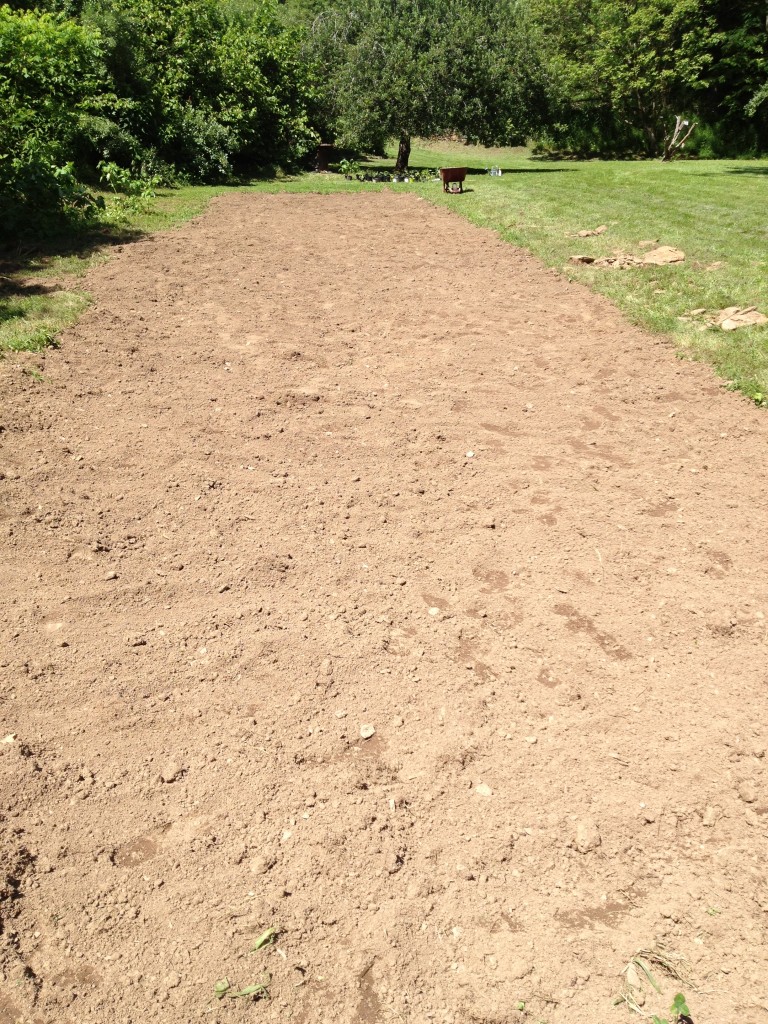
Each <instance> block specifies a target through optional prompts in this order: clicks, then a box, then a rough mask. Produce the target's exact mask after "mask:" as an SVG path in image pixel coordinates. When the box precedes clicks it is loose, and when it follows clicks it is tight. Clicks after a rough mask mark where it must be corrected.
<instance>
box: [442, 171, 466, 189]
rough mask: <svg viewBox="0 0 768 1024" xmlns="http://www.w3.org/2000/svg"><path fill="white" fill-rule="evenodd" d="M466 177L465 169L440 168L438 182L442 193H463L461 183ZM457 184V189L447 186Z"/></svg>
mask: <svg viewBox="0 0 768 1024" xmlns="http://www.w3.org/2000/svg"><path fill="white" fill-rule="evenodd" d="M466 176H467V168H466V167H441V168H440V180H441V181H442V183H443V192H454V193H455V192H457V191H458V192H463V191H464V186H463V182H464V179H465V178H466ZM456 182H458V185H459V187H458V189H455V188H453V187H451V188H449V187H448V186H449V185H450V186H453V184H454V183H456Z"/></svg>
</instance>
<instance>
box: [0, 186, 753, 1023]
mask: <svg viewBox="0 0 768 1024" xmlns="http://www.w3.org/2000/svg"><path fill="white" fill-rule="evenodd" d="M88 287H89V289H90V290H91V292H92V295H93V298H94V304H93V306H92V307H91V309H90V310H89V312H88V313H87V314H86V315H85V316H84V317H83V318H82V320H81V322H80V323H79V325H78V326H77V327H76V328H74V329H72V330H70V331H68V332H67V333H66V334H65V335H64V337H63V338H62V346H61V350H60V351H59V352H56V353H52V354H49V355H48V356H47V357H46V359H45V368H44V378H45V380H44V382H43V383H38V382H36V381H34V380H32V379H31V378H30V377H29V376H27V375H25V374H24V373H23V372H22V370H21V367H20V365H19V364H18V363H14V361H13V360H9V361H8V362H7V363H6V364H5V366H4V367H3V370H2V373H3V377H4V380H3V388H4V390H5V400H4V405H5V410H4V413H3V421H2V425H3V427H4V431H3V433H2V442H3V454H2V462H0V468H1V469H2V473H3V477H2V480H0V487H1V488H2V495H3V497H2V513H1V514H2V520H1V523H0V527H1V529H2V537H3V548H4V554H3V564H2V570H1V571H2V590H3V596H4V604H5V616H4V622H3V624H2V641H3V646H2V679H3V687H2V704H1V705H0V708H1V710H2V729H0V740H1V742H0V785H1V787H2V789H1V791H0V798H1V800H2V830H3V836H2V858H3V860H2V872H0V890H1V891H0V897H1V902H0V912H1V913H2V929H1V931H2V935H1V936H0V943H2V959H1V961H0V965H1V968H2V975H0V977H2V990H1V991H2V995H0V1022H2V1024H16V1022H17V1021H19V1020H21V1021H24V1022H35V1024H52V1022H55V1024H88V1022H98V1024H102V1022H104V1024H113V1022H114V1024H145V1022H149V1021H161V1022H163V1024H186V1022H190V1021H194V1020H198V1019H206V1020H207V1019H216V1020H221V1021H223V1022H227V1021H232V1022H240V1021H265V1022H274V1021H282V1020H291V1021H296V1022H299V1024H310V1022H312V1024H315V1022H338V1024H352V1022H360V1024H374V1022H389V1021H393V1022H403V1024H427V1022H445V1024H465V1022H478V1024H479V1022H485V1024H502V1022H509V1021H511V1022H522V1024H537V1022H540V1021H547V1022H550V1024H561V1022H562V1024H566V1022H567V1024H595V1022H596V1021H597V1022H610V1021H614V1020H615V1021H617V1022H618V1021H623V1020H627V1019H629V1018H630V1016H631V1015H630V1013H629V1011H628V1010H627V1008H626V1007H625V1006H621V1005H619V1006H614V1005H613V1000H614V999H616V998H617V997H618V996H619V995H620V994H621V992H622V989H623V985H624V984H625V981H624V978H625V977H626V976H622V974H621V972H622V969H623V968H624V967H625V966H626V965H627V964H628V962H629V961H630V960H631V958H632V957H633V956H635V954H637V953H638V952H639V951H640V950H651V951H652V952H651V953H650V954H646V963H647V964H648V965H649V966H650V967H651V972H652V974H653V975H654V977H655V979H656V981H657V982H658V984H659V986H660V988H661V989H662V990H663V991H662V993H661V994H657V993H656V992H655V991H654V989H653V987H652V986H651V984H650V983H649V981H648V979H647V978H646V977H645V976H644V974H643V972H642V969H641V968H634V967H633V968H632V969H631V970H630V972H629V981H630V982H632V983H633V985H634V990H633V991H634V998H635V999H636V1001H637V1003H638V1004H639V1005H640V1006H642V1008H643V1010H644V1012H649V1013H650V1012H660V1011H664V1012H666V1011H667V1008H668V1007H669V1004H670V1001H671V998H672V996H673V995H674V994H675V993H676V992H679V991H681V992H683V993H684V994H685V995H686V996H687V998H688V1003H689V1006H690V1008H691V1013H692V1016H693V1019H694V1020H695V1022H696V1024H700V1022H704V1021H717V1022H726V1021H736V1020H738V1021H739V1022H740V1024H761V1022H766V1021H768V955H767V953H766V946H765V938H766V924H768V864H767V862H766V838H767V837H768V792H767V791H766V777H767V774H768V773H767V772H766V760H765V757H764V751H765V745H766V728H767V726H768V723H767V722H766V687H767V684H768V678H767V676H768V670H767V668H766V647H765V642H766V619H765V614H766V608H767V607H768V571H767V570H768V553H767V549H766V543H765V526H766V501H767V496H768V470H767V469H766V437H768V420H766V417H765V414H761V413H759V412H757V411H756V410H754V409H753V408H752V407H751V406H750V405H749V404H748V403H747V402H746V401H745V400H743V399H740V398H739V397H737V396H734V395H731V394H728V393H726V392H724V390H723V389H722V387H721V386H720V385H719V384H718V383H717V382H716V381H715V379H714V377H713V376H712V375H711V373H710V372H709V371H708V370H706V369H705V368H702V367H697V366H694V365H691V364H686V363H681V362H679V361H678V360H676V359H675V357H674V355H673V352H672V351H671V349H670V346H669V345H668V344H667V343H663V342H660V341H659V340H657V339H655V338H653V337H651V336H649V335H647V334H645V333H642V332H641V331H639V330H636V329H634V328H633V327H631V326H629V325H628V324H627V323H626V322H625V321H624V320H622V318H621V317H620V316H619V315H618V313H617V312H616V311H615V310H614V309H613V307H612V306H611V305H610V304H609V303H607V302H606V301H604V300H602V299H601V298H599V297H596V296H594V295H592V294H590V293H589V292H588V291H586V290H585V289H583V288H581V287H579V286H577V285H574V284H569V283H568V282H567V280H566V279H564V278H563V277H561V276H559V275H557V274H555V273H553V272H550V271H547V270H545V269H544V268H542V266H541V265H539V264H538V263H536V262H535V261H534V260H533V259H532V258H531V257H530V256H528V255H526V254H525V253H522V252H518V251H515V250H514V249H512V248H510V247H509V246H507V245H504V244H503V243H501V242H500V241H498V240H497V239H496V238H495V237H494V236H492V235H491V234H489V233H487V232H483V231H481V230H478V229H476V228H474V227H472V226H470V225H469V224H468V223H465V222H464V221H462V220H461V219H459V218H458V217H456V216H453V215H452V214H451V213H450V212H448V211H445V210H439V209H435V208H433V207H431V206H430V205H428V204H427V203H425V202H423V201H420V200H418V199H416V198H414V197H394V196H392V195H391V194H380V195H369V196H361V195H355V196H343V197H338V196H328V197H320V196H294V197H290V196H257V195H247V194H235V195H230V196H228V197H226V198H221V199H219V200H217V201H216V202H214V203H213V204H212V205H211V208H210V210H209V212H208V213H207V214H206V215H205V216H203V217H201V218H199V219H198V220H196V221H194V222H191V223H189V224H188V225H187V226H186V227H184V228H183V229H181V230H178V231H175V232H172V233H168V234H163V235H159V236H157V237H153V238H150V239H148V240H146V241H143V242H141V243H137V244H134V245H130V246H126V247H125V248H124V249H123V250H122V251H119V252H118V253H117V254H116V255H115V256H113V258H112V259H110V261H109V262H108V263H106V264H105V265H102V266H101V267H100V268H98V269H97V270H95V271H93V272H92V274H91V276H90V279H89V282H88ZM374 730H375V731H374ZM364 736H366V737H368V738H363V737H364ZM3 737H4V738H3ZM269 927H274V928H276V929H278V932H279V934H278V937H277V941H276V942H275V943H274V944H272V945H267V946H265V947H264V948H263V949H260V950H258V951H257V952H250V950H251V948H252V946H253V945H254V942H255V940H256V938H257V937H258V936H259V935H260V934H261V933H262V932H263V931H264V930H265V929H267V928H269ZM659 950H666V956H667V958H668V959H667V963H668V965H669V966H671V967H672V968H674V969H676V970H678V972H679V974H680V975H681V977H682V979H683V980H675V979H674V978H672V977H670V976H669V974H668V973H667V972H666V971H665V969H664V967H663V966H660V965H659V963H658V962H657V961H654V959H653V957H654V956H657V955H659V956H660V955H662V954H661V953H659ZM654 951H655V952H654ZM677 957H682V958H684V959H683V960H677V959H676V958H677ZM675 965H677V966H676V967H675ZM265 972H268V974H269V975H270V976H271V981H270V982H269V992H270V996H271V998H270V999H269V1000H267V999H261V1000H258V1001H256V1002H254V1000H253V998H252V997H247V996H243V997H240V998H230V995H231V994H232V993H234V992H235V991H237V990H239V989H242V988H243V987H245V986H249V985H252V984H255V983H259V982H266V980H267V979H266V976H265ZM224 979H226V980H227V981H228V982H229V984H230V989H229V993H228V994H226V995H224V996H223V998H222V999H221V1000H216V999H215V998H214V985H215V984H216V983H217V982H222V985H221V986H220V988H221V989H223V988H224V987H225V986H224V984H223V981H224Z"/></svg>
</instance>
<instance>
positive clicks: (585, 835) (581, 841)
mask: <svg viewBox="0 0 768 1024" xmlns="http://www.w3.org/2000/svg"><path fill="white" fill-rule="evenodd" d="M601 842H602V840H601V839H600V832H599V830H598V827H597V825H596V823H595V822H594V821H591V820H590V819H585V820H584V821H580V822H579V823H578V825H577V826H576V834H575V836H574V837H573V840H572V842H571V846H573V848H574V849H575V850H578V852H579V853H590V852H591V851H592V850H596V849H597V848H598V846H600V843H601Z"/></svg>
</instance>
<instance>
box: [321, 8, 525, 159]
mask: <svg viewBox="0 0 768 1024" xmlns="http://www.w3.org/2000/svg"><path fill="white" fill-rule="evenodd" d="M513 22H514V9H513V6H512V5H511V4H509V3H506V2H495V0H474V2H473V0H348V2H347V3H346V5H345V6H341V7H338V8H335V9H333V10H330V11H328V12H326V13H325V14H323V15H321V16H319V17H318V18H316V19H315V22H314V24H313V42H314V52H315V54H316V55H317V57H318V59H319V61H320V63H321V64H322V66H323V68H324V73H325V79H326V82H327V87H326V103H327V108H328V112H329V118H330V120H331V121H332V123H333V125H334V127H335V130H336V134H337V137H338V140H339V141H340V142H341V143H342V144H344V145H348V146H351V147H354V148H359V149H371V150H380V149H381V148H382V146H383V144H384V142H385V141H386V139H388V138H395V139H397V140H398V142H399V148H398V156H397V163H396V168H397V170H399V171H402V170H405V169H406V168H407V166H408V161H409V158H410V148H411V138H412V136H414V135H437V134H442V133H450V132H460V133H462V134H464V135H466V136H467V137H470V138H472V139H473V140H476V141H482V142H485V143H489V144H490V143H504V142H511V141H519V140H520V139H521V138H524V136H525V134H526V132H527V130H528V128H529V126H530V122H531V110H532V107H533V104H532V102H531V100H532V99H533V98H534V97H535V96H537V95H538V94H540V93H541V92H542V89H541V85H540V83H538V82H537V81H536V77H537V76H536V68H535V67H531V66H530V62H529V61H526V60H525V59H523V58H522V56H521V53H520V48H519V47H518V45H517V41H516V36H515V33H514V31H512V26H513Z"/></svg>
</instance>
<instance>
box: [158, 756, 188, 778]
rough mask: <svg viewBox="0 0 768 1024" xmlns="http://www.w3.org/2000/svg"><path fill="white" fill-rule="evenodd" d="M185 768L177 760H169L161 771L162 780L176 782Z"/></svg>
mask: <svg viewBox="0 0 768 1024" xmlns="http://www.w3.org/2000/svg"><path fill="white" fill-rule="evenodd" d="M182 772H183V768H182V767H181V765H180V764H178V763H177V762H176V761H171V762H169V763H168V764H167V765H166V766H165V767H164V768H163V770H162V771H161V772H160V781H161V782H176V780H177V779H178V778H179V777H180V776H181V774H182Z"/></svg>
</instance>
